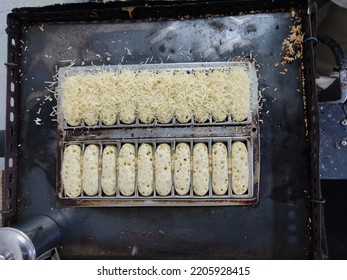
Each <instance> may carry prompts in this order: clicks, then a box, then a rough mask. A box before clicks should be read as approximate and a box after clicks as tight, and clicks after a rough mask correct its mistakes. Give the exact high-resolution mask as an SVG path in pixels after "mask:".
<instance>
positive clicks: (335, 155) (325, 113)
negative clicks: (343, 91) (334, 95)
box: [319, 103, 347, 180]
mask: <svg viewBox="0 0 347 280" xmlns="http://www.w3.org/2000/svg"><path fill="white" fill-rule="evenodd" d="M319 118H320V137H321V142H320V161H321V164H320V178H321V179H324V180H330V179H331V180H346V179H347V121H344V120H346V118H347V117H346V115H345V113H344V111H343V110H342V106H341V104H325V103H320V104H319ZM344 141H346V142H344Z"/></svg>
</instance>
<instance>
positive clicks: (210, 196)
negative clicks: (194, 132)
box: [58, 137, 258, 206]
mask: <svg viewBox="0 0 347 280" xmlns="http://www.w3.org/2000/svg"><path fill="white" fill-rule="evenodd" d="M235 141H241V142H243V143H244V144H245V145H246V147H247V150H248V168H249V170H248V173H249V178H248V191H247V192H246V193H245V194H243V195H237V194H235V193H233V191H232V185H231V176H232V173H231V174H230V172H228V189H227V192H226V193H225V194H224V195H217V194H215V193H214V192H213V189H212V180H213V176H212V166H211V165H212V162H211V154H212V145H213V144H214V143H217V142H222V143H223V144H224V145H225V146H226V147H227V153H228V154H227V156H228V169H229V171H230V157H231V145H232V143H233V142H235ZM125 143H130V144H133V145H134V146H135V157H137V151H138V147H139V146H140V145H141V144H142V143H147V144H150V145H151V146H152V149H153V150H154V151H155V150H156V147H157V146H158V145H159V144H161V143H167V144H169V146H170V148H171V161H172V170H171V181H172V182H174V168H173V166H174V165H173V159H174V150H175V147H176V145H178V144H179V143H187V144H188V145H189V146H190V151H191V155H192V150H193V146H194V145H195V144H197V143H204V144H206V146H207V148H208V154H209V189H208V192H207V194H206V195H203V196H198V195H196V194H195V193H194V191H193V184H192V181H193V180H192V177H193V176H192V172H190V176H191V178H190V181H191V183H190V188H189V192H188V193H187V194H186V195H179V194H177V193H176V192H175V188H174V183H173V184H172V187H171V191H170V193H169V194H168V195H166V196H160V195H159V194H157V193H156V188H155V172H154V191H153V193H152V195H149V196H142V195H141V194H140V193H139V191H138V186H137V180H138V177H137V168H136V172H135V174H136V175H135V176H136V183H135V191H134V193H133V194H132V195H129V196H124V195H122V194H121V193H120V191H119V187H118V180H117V188H116V193H115V194H114V195H112V196H107V195H105V194H104V193H103V191H102V188H101V170H100V169H99V175H98V176H99V190H98V194H97V195H95V196H88V195H86V194H85V193H82V195H81V196H79V197H78V198H76V199H71V198H69V197H67V196H66V195H65V194H64V190H63V185H62V183H61V186H62V187H61V188H60V189H59V191H58V192H59V197H60V198H62V199H63V200H65V201H69V200H70V201H77V200H79V201H81V202H82V203H89V202H90V201H93V202H94V203H100V204H102V205H103V206H112V205H119V206H135V205H148V204H152V205H156V204H157V203H161V202H163V201H165V204H166V205H176V206H177V205H182V206H188V205H204V204H214V203H218V204H219V205H221V204H222V205H232V204H245V203H250V202H254V201H255V200H256V199H257V194H258V189H257V188H255V187H254V186H258V182H255V181H254V176H253V174H254V173H256V172H255V171H256V170H255V166H254V164H253V162H254V155H253V139H252V138H250V137H247V138H246V137H232V138H231V137H216V138H199V139H194V138H173V139H140V140H117V141H99V142H96V141H87V142H79V141H71V142H67V143H64V147H66V146H67V145H71V144H77V145H79V146H80V147H81V150H82V154H83V152H84V150H85V148H86V146H88V145H91V144H94V145H97V146H99V147H100V150H99V162H100V157H101V156H102V152H103V149H104V147H105V146H106V145H114V146H115V147H116V149H117V155H119V151H120V148H121V146H122V145H123V144H125ZM61 156H62V157H63V151H62V153H61ZM191 165H192V164H191ZM116 177H117V178H118V168H117V176H116ZM255 183H256V184H255ZM94 203H93V204H94Z"/></svg>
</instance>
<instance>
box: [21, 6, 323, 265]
mask: <svg viewBox="0 0 347 280" xmlns="http://www.w3.org/2000/svg"><path fill="white" fill-rule="evenodd" d="M277 4H278V3H277ZM212 6H213V4H210V6H209V5H207V6H204V7H212ZM226 6H227V5H226ZM228 7H231V6H228ZM148 9H149V10H150V9H151V8H150V7H149V8H148ZM199 12H201V14H206V13H207V10H203V11H199ZM172 15H173V16H174V14H172ZM115 16H116V15H115ZM235 22H236V23H237V24H236V27H235V26H230V28H229V23H231V24H232V25H233V24H234V23H235ZM291 24H292V20H291V17H290V13H289V12H282V13H266V14H252V15H249V16H247V15H244V16H241V17H235V18H234V19H231V18H230V17H219V18H205V19H197V20H180V21H174V20H173V21H165V20H161V21H157V22H156V21H153V22H152V25H151V28H150V29H149V30H148V29H145V30H144V29H141V26H142V25H141V22H140V21H134V22H118V23H114V22H113V23H107V22H103V23H96V22H94V23H86V22H84V23H74V22H70V23H68V24H55V23H50V24H44V26H43V27H42V23H39V24H24V25H23V26H22V38H21V39H22V40H23V42H24V44H22V45H21V70H22V73H23V75H22V77H21V79H20V81H21V88H20V89H21V97H22V98H21V104H20V109H21V110H20V111H21V118H20V119H19V121H20V127H21V129H20V135H19V136H20V142H19V143H20V145H21V146H20V154H19V158H18V160H19V170H20V173H19V176H20V177H19V183H18V188H17V191H18V199H19V202H18V207H17V215H16V220H18V221H22V220H25V219H26V218H28V217H30V216H31V215H34V214H40V213H45V214H47V215H49V216H51V217H52V218H53V219H54V220H56V221H57V223H58V225H59V227H60V229H61V233H62V245H61V247H60V248H59V253H60V255H61V258H63V259H64V258H161V259H163V258H238V259H249V258H253V259H254V258H255V259H258V258H261V259H269V258H276V259H284V258H289V259H304V258H310V257H313V256H314V253H313V251H312V247H311V230H310V225H309V218H310V208H309V204H308V190H307V188H308V187H309V186H310V177H309V174H308V172H307V166H308V165H309V156H310V155H309V154H308V152H307V142H306V140H305V126H304V110H303V91H302V87H301V70H300V64H299V63H294V64H292V65H287V66H286V68H287V69H288V72H287V74H286V75H282V74H280V72H281V70H282V69H280V68H281V67H279V68H276V67H274V64H275V63H276V62H280V61H281V56H280V54H279V53H280V51H281V46H282V41H283V39H284V38H285V37H286V36H287V35H288V34H289V27H290V25H291ZM40 26H41V27H42V29H43V30H44V31H42V30H41V29H40ZM165 26H166V27H167V28H165ZM170 26H171V28H169V27H170ZM177 27H180V28H179V29H177ZM183 27H184V28H183ZM234 28H236V29H237V30H238V32H237V33H235V34H236V37H233V38H230V40H229V41H223V40H224V39H225V38H228V37H227V36H226V35H227V34H228V33H229V32H232V30H234ZM209 30H211V32H210V33H207V34H206V33H205V32H207V31H209ZM212 30H213V32H212ZM208 34H213V36H212V35H211V36H210V35H208ZM153 38H157V40H154V41H153V40H151V39H153ZM183 39H184V40H183ZM219 39H220V40H219ZM118 40H121V41H120V42H118ZM112 41H114V42H117V44H115V43H113V42H112ZM126 42H128V44H129V45H131V46H133V47H132V50H133V53H137V54H138V55H133V56H127V55H126V51H125V50H124V48H125V47H126V46H127V44H126ZM162 45H163V46H164V47H165V49H163V48H162V47H161V46H162ZM115 46H116V47H115ZM171 46H172V47H173V52H174V53H175V54H176V55H174V56H172V59H174V61H171V62H186V61H188V58H187V57H186V56H181V55H179V54H177V51H178V49H179V48H180V47H181V48H182V49H181V51H182V52H183V53H185V54H186V55H188V56H189V49H190V47H192V48H191V50H192V55H191V57H192V58H193V60H194V61H226V60H228V59H229V58H233V57H235V56H242V55H246V54H250V53H251V54H252V56H253V57H255V58H256V61H257V63H258V64H259V66H260V68H259V72H258V74H259V77H260V79H259V85H260V90H261V92H262V95H263V98H264V99H265V101H264V104H263V113H262V115H261V116H260V118H261V121H262V122H260V130H261V139H260V147H261V156H260V157H261V173H260V174H261V176H260V186H261V191H260V193H261V195H260V197H259V203H258V204H257V205H256V206H254V207H249V206H239V207H225V206H223V207H218V206H215V207H188V208H187V207H164V208H157V207H148V208H137V207H130V208H97V207H96V208H63V207H61V204H60V203H59V201H58V199H57V197H56V195H55V178H56V171H55V165H56V159H57V152H56V151H57V140H56V123H55V122H52V121H51V118H52V117H50V116H49V115H50V113H51V111H52V106H55V105H56V102H55V101H49V100H45V95H51V94H50V93H49V92H48V91H47V90H46V89H45V84H44V81H48V80H51V79H52V75H54V74H55V65H62V64H63V62H62V61H63V60H65V59H70V60H74V59H76V58H77V59H76V64H77V65H81V62H82V61H83V62H85V63H86V64H90V63H91V61H93V63H94V64H101V63H103V62H104V63H107V57H108V55H107V54H106V52H108V53H109V54H111V61H110V63H111V64H118V63H119V62H120V61H121V58H122V56H125V58H124V63H141V62H144V61H145V60H146V58H147V57H152V56H153V60H155V61H156V62H157V63H158V62H160V61H161V60H163V61H164V60H165V59H167V57H168V52H169V53H170V52H171ZM222 46H225V47H226V46H230V48H227V51H225V52H222V50H223V49H221V47H222ZM70 47H71V48H70ZM208 49H212V52H211V56H207V57H205V58H204V57H203V58H200V54H201V53H203V52H204V51H206V50H208ZM87 50H88V51H87ZM163 50H164V51H163ZM96 54H99V55H100V57H98V56H96ZM46 55H47V56H46ZM51 96H52V95H51ZM307 98H309V97H307ZM39 108H41V110H40V114H38V113H37V112H38V111H39ZM38 115H39V116H40V118H42V125H36V124H35V122H34V121H33V120H34V119H35V118H36V117H37V116H38ZM254 232H257V235H256V237H255V235H254ZM317 242H319V240H318V241H317ZM318 245H319V244H318Z"/></svg>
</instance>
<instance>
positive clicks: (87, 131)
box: [57, 62, 260, 206]
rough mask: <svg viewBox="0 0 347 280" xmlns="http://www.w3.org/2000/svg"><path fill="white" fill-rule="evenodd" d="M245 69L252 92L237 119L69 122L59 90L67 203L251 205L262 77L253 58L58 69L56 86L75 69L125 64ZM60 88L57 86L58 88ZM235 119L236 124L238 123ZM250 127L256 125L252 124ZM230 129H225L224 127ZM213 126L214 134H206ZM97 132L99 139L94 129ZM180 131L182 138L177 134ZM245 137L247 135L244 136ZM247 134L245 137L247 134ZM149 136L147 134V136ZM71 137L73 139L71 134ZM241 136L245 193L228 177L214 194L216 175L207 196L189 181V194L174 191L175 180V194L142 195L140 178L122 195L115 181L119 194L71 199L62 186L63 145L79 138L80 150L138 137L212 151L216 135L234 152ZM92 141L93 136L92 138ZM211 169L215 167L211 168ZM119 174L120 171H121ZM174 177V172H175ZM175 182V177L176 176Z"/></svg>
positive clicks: (115, 69) (86, 70) (87, 71)
mask: <svg viewBox="0 0 347 280" xmlns="http://www.w3.org/2000/svg"><path fill="white" fill-rule="evenodd" d="M235 68H242V69H245V71H246V72H247V74H248V75H249V79H250V86H249V93H250V100H249V104H250V111H249V113H248V117H247V119H246V120H245V121H242V122H235V121H232V120H231V117H230V115H229V116H228V120H226V121H224V122H213V121H212V116H210V117H209V121H207V122H205V123H196V122H194V116H193V118H192V121H190V122H188V123H185V124H179V123H178V122H176V121H175V119H174V118H173V119H172V121H171V123H169V124H160V123H157V122H154V123H151V124H142V123H140V121H139V119H138V118H137V117H136V119H135V123H134V124H122V123H121V122H120V120H119V118H118V120H117V123H116V124H115V125H103V124H102V122H101V121H99V124H97V125H93V126H92V127H90V126H87V125H84V123H83V120H82V124H81V125H80V126H69V125H68V124H67V123H66V121H65V120H64V114H63V112H62V111H63V110H62V106H61V104H62V94H58V101H57V102H58V109H57V110H58V112H59V114H58V134H60V137H59V139H60V141H59V151H58V154H60V157H59V158H60V160H59V159H58V161H57V194H58V197H60V198H62V199H64V204H65V205H73V206H171V205H175V206H180V205H181V206H199V205H200V206H201V205H247V204H249V205H251V204H254V203H256V202H257V201H258V194H259V168H260V167H259V157H257V156H256V155H259V144H258V142H259V138H258V136H259V126H258V122H257V120H258V100H259V98H258V82H257V76H256V70H255V67H254V65H253V64H252V63H250V62H210V63H208V62H205V63H182V64H172V63H167V64H148V65H147V64H140V65H124V66H123V65H122V66H101V67H95V66H89V67H62V68H60V69H59V71H58V85H57V86H58V88H60V86H61V85H62V84H63V83H64V81H65V79H66V78H67V77H69V76H73V75H85V74H93V73H98V72H100V71H106V72H112V73H118V71H120V70H121V69H127V70H132V71H134V72H139V71H143V70H148V71H161V70H164V71H175V70H185V71H189V72H193V71H209V70H214V69H225V70H229V69H235ZM58 93H59V91H58ZM216 124H218V125H223V127H224V129H221V128H220V126H218V125H216ZM196 125H198V126H200V132H199V133H198V134H197V133H196V129H195V127H194V126H196ZM235 125H237V126H236V127H235ZM131 128H137V131H136V133H135V132H132V133H131V134H132V135H133V137H130V134H129V129H131ZM251 128H252V129H251ZM148 129H152V130H153V129H156V131H157V132H156V136H154V134H153V131H152V130H148ZM226 129H227V131H226ZM182 131H184V133H185V134H186V135H194V138H189V137H185V136H184V135H182ZM212 131H213V133H214V136H213V137H211V136H210V137H208V136H209V134H210V133H211V132H212ZM95 134H97V135H98V136H97V139H95V137H94V136H93V135H95ZM72 135H74V136H75V137H76V135H78V141H77V142H76V140H77V138H73V136H72ZM179 137H180V138H179ZM242 137H243V138H242ZM246 137H247V138H246ZM146 138H147V140H144V139H146ZM71 139H72V141H69V140H71ZM237 139H243V140H244V141H246V143H247V149H248V162H249V180H248V182H249V186H248V192H247V195H243V196H236V195H233V194H232V192H231V185H230V182H231V180H230V179H231V178H229V187H228V189H229V190H228V195H226V196H216V195H213V192H212V180H210V186H209V194H208V195H207V196H203V197H199V196H194V195H193V191H192V186H191V188H190V189H191V194H190V195H189V196H183V197H182V196H178V195H175V194H174V193H175V192H174V185H172V192H171V195H168V196H165V197H161V196H157V195H155V192H154V195H153V196H149V197H140V196H139V195H138V194H137V184H136V186H135V195H134V196H121V195H119V189H118V186H117V193H118V195H116V196H113V197H108V196H103V195H102V191H101V186H100V188H99V189H100V190H99V193H98V195H97V196H86V195H83V194H82V195H81V196H79V197H77V198H74V199H70V198H68V197H67V196H65V195H64V187H63V185H62V181H61V179H60V173H61V162H62V161H63V150H64V148H65V146H66V145H67V144H72V143H77V144H79V145H82V153H83V151H84V147H85V145H86V144H87V143H89V144H90V143H95V144H97V145H100V148H101V149H100V151H102V148H103V145H105V144H107V143H113V144H116V146H117V148H118V150H119V149H120V146H121V144H123V143H133V144H134V145H135V146H136V151H137V146H138V145H139V144H140V143H150V144H152V145H153V146H154V147H155V146H156V145H157V144H158V143H169V144H170V146H171V150H174V147H175V144H176V142H185V143H190V144H191V145H193V143H198V142H203V141H205V142H206V143H207V144H208V149H209V154H211V149H212V146H211V143H212V142H217V141H223V142H226V143H228V153H229V155H230V149H231V143H232V141H235V140H237ZM91 141H92V142H91ZM210 173H211V172H210ZM172 177H173V174H172ZM117 178H118V176H117ZM172 179H173V178H172ZM172 182H173V180H172Z"/></svg>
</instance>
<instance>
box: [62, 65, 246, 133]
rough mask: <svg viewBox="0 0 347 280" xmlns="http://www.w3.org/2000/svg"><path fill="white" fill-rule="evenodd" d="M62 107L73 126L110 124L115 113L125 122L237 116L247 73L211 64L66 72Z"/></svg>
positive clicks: (241, 116)
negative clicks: (188, 67)
mask: <svg viewBox="0 0 347 280" xmlns="http://www.w3.org/2000/svg"><path fill="white" fill-rule="evenodd" d="M58 90H59V93H60V94H61V95H62V111H63V114H64V118H65V121H66V122H67V123H68V124H69V125H71V126H77V125H80V124H81V123H82V121H84V122H85V124H86V125H88V126H91V125H96V124H98V122H99V121H101V122H102V123H103V124H104V125H114V124H115V123H116V120H117V117H119V119H120V121H121V122H123V123H125V124H131V123H134V122H135V119H136V117H138V118H139V120H140V122H142V123H153V122H154V121H155V120H156V121H157V122H159V123H169V122H171V121H172V119H173V117H176V119H177V121H178V122H180V123H187V122H188V121H190V120H191V119H192V117H193V116H194V120H195V121H196V122H198V123H203V122H206V121H207V120H208V119H209V118H210V116H212V120H213V121H214V122H222V121H225V120H226V119H227V117H228V116H229V115H230V116H231V117H232V119H233V120H234V121H236V122H239V121H243V120H245V119H247V116H248V114H249V111H250V77H249V73H248V71H247V70H246V69H245V68H242V67H233V68H218V69H214V70H195V71H191V72H187V71H186V70H176V71H172V70H171V71H169V70H159V71H150V70H144V71H140V72H135V71H131V70H124V69H123V70H120V71H118V72H107V71H102V70H99V71H98V72H97V73H93V74H90V73H81V74H78V75H73V76H69V77H67V78H66V79H65V80H64V81H63V83H62V85H61V87H60V88H59V89H58Z"/></svg>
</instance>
